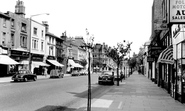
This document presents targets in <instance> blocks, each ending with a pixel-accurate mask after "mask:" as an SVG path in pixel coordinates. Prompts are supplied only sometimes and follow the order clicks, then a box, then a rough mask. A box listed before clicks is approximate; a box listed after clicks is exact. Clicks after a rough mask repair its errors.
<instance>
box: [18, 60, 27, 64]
mask: <svg viewBox="0 0 185 111" xmlns="http://www.w3.org/2000/svg"><path fill="white" fill-rule="evenodd" d="M19 64H29V61H28V60H23V61H20V62H19Z"/></svg>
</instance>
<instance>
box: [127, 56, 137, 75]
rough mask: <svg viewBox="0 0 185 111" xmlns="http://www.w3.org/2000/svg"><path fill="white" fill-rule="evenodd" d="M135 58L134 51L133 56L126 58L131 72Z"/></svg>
mask: <svg viewBox="0 0 185 111" xmlns="http://www.w3.org/2000/svg"><path fill="white" fill-rule="evenodd" d="M136 59H137V54H135V53H133V56H132V57H131V58H129V59H128V65H129V67H130V68H131V72H132V69H133V68H134V67H136V62H137V61H136Z"/></svg>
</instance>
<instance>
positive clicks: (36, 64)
mask: <svg viewBox="0 0 185 111" xmlns="http://www.w3.org/2000/svg"><path fill="white" fill-rule="evenodd" d="M32 64H34V66H37V67H39V66H50V65H49V64H46V63H44V62H39V61H32Z"/></svg>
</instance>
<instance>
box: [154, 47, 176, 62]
mask: <svg viewBox="0 0 185 111" xmlns="http://www.w3.org/2000/svg"><path fill="white" fill-rule="evenodd" d="M157 62H158V63H166V64H174V60H173V47H172V45H171V46H169V47H167V48H166V49H165V50H163V51H162V52H161V53H160V55H159V58H158V61H157Z"/></svg>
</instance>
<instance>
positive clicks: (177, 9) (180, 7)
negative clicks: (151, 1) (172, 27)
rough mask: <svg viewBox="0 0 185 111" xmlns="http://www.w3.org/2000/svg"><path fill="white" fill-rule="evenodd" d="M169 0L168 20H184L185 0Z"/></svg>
mask: <svg viewBox="0 0 185 111" xmlns="http://www.w3.org/2000/svg"><path fill="white" fill-rule="evenodd" d="M169 1H170V22H175V23H177V22H185V0H169Z"/></svg>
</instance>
